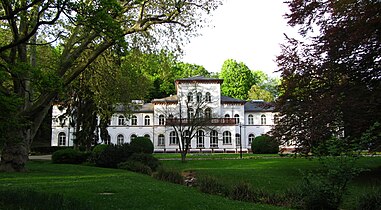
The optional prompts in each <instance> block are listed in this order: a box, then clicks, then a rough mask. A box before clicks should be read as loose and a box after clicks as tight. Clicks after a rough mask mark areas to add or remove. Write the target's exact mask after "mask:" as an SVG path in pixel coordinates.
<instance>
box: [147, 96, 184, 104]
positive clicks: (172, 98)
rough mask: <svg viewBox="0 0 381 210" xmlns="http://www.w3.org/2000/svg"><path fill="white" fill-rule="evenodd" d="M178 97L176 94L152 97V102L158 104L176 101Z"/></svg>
mask: <svg viewBox="0 0 381 210" xmlns="http://www.w3.org/2000/svg"><path fill="white" fill-rule="evenodd" d="M177 101H178V98H177V95H171V96H168V97H165V98H158V99H156V98H155V99H153V100H152V103H153V104H160V103H177Z"/></svg>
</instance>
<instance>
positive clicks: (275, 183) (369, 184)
mask: <svg viewBox="0 0 381 210" xmlns="http://www.w3.org/2000/svg"><path fill="white" fill-rule="evenodd" d="M162 163H163V164H164V166H165V167H168V168H174V169H178V170H181V171H195V173H196V174H198V175H208V176H212V177H215V178H217V179H219V180H221V181H222V182H223V183H226V184H229V185H230V184H234V183H240V182H248V183H250V184H251V185H252V186H253V187H256V188H259V189H263V190H265V191H267V192H272V193H279V192H285V191H286V189H287V188H290V187H292V186H294V185H296V184H297V183H298V182H299V181H300V179H301V176H302V172H303V171H304V172H306V171H313V170H314V169H316V168H318V167H319V161H318V160H317V159H305V158H257V159H243V160H240V159H224V160H203V161H194V160H189V161H187V162H186V163H181V162H180V161H177V160H167V161H162ZM357 164H358V166H359V167H361V168H364V169H368V170H367V171H364V172H363V173H361V174H360V176H359V177H357V178H356V179H355V180H354V181H353V182H351V183H350V186H349V191H348V194H347V195H345V200H344V205H343V208H344V209H349V208H350V206H352V205H353V204H354V202H355V200H356V197H357V196H359V195H360V194H361V193H363V192H366V191H369V190H370V189H372V188H373V187H375V186H380V184H381V157H362V158H360V159H359V160H358V163H357Z"/></svg>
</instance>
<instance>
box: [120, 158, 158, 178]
mask: <svg viewBox="0 0 381 210" xmlns="http://www.w3.org/2000/svg"><path fill="white" fill-rule="evenodd" d="M118 168H119V169H124V170H129V171H133V172H138V173H141V174H147V175H151V174H152V170H151V168H150V167H149V166H147V165H146V164H144V163H142V162H140V161H135V160H128V161H126V162H121V163H119V164H118Z"/></svg>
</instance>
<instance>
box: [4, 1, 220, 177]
mask: <svg viewBox="0 0 381 210" xmlns="http://www.w3.org/2000/svg"><path fill="white" fill-rule="evenodd" d="M219 4H220V2H219V1H218V0H215V1H213V0H197V1H189V0H180V1H178V0H170V1H127V2H125V1H118V0H112V1H71V0H44V1H40V0H25V1H5V0H4V1H1V6H0V20H1V27H0V28H1V30H3V31H6V33H7V34H9V35H10V36H7V37H5V40H1V42H0V43H1V46H0V72H1V74H0V75H2V76H3V77H2V78H1V86H0V91H1V94H2V96H4V97H6V98H7V99H8V97H9V98H12V97H16V98H18V99H19V101H20V103H21V105H20V106H19V107H17V110H16V111H15V112H12V113H10V115H12V116H17V117H15V119H16V118H17V119H18V122H19V123H17V124H18V125H19V126H18V127H19V129H14V128H12V127H11V126H10V127H8V128H7V129H8V131H9V132H7V136H8V138H6V140H5V144H4V147H3V150H2V154H1V155H2V158H1V165H0V169H1V170H6V171H24V170H25V162H26V161H27V159H28V150H29V146H30V142H31V141H32V139H33V138H34V136H35V134H36V131H37V129H38V128H39V126H40V124H41V121H42V120H43V119H44V117H45V115H46V113H47V111H48V110H49V108H50V104H51V102H52V100H53V99H54V98H55V96H56V95H57V93H58V91H59V89H62V88H64V87H66V86H67V85H69V84H70V83H71V82H72V81H73V80H74V79H75V78H77V77H78V75H80V74H81V73H82V72H83V71H84V70H85V69H86V68H87V67H88V66H89V65H90V64H91V63H92V62H94V60H95V59H96V58H97V57H98V56H99V55H101V54H102V53H103V52H104V51H105V50H107V49H109V48H111V47H113V46H116V45H126V46H128V47H130V48H133V47H140V48H142V49H149V48H152V47H154V46H170V47H173V48H177V47H178V46H179V45H181V40H183V38H181V39H179V38H178V37H179V35H181V37H185V39H186V38H187V37H189V36H193V35H195V31H196V29H197V28H199V27H200V26H202V25H205V24H204V23H205V22H203V19H202V18H203V17H205V16H203V14H208V13H209V12H210V11H212V10H214V9H215V8H216V7H217V6H218V5H219ZM200 23H201V24H200ZM36 33H39V34H42V33H45V34H44V35H45V36H46V37H53V38H54V39H55V40H56V41H58V42H60V43H62V45H61V51H60V54H59V57H58V59H57V61H58V62H57V63H56V64H54V65H53V66H54V68H52V69H51V70H50V71H49V74H50V76H51V78H54V79H57V82H56V83H54V86H53V87H47V88H46V90H45V91H42V92H35V91H33V87H34V84H36V83H37V84H38V83H39V82H40V81H41V80H40V79H38V78H32V77H31V70H32V68H31V66H32V65H31V63H30V61H29V60H28V54H29V47H28V46H29V45H30V44H31V43H33V42H31V38H32V37H33V36H34V35H35V34H36ZM179 40H180V42H179ZM173 43H174V44H173ZM5 101H9V100H5ZM11 104H13V103H11ZM11 104H9V107H10V108H11V107H12V105H11ZM10 110H12V109H10Z"/></svg>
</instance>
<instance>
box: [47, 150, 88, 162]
mask: <svg viewBox="0 0 381 210" xmlns="http://www.w3.org/2000/svg"><path fill="white" fill-rule="evenodd" d="M88 157H89V153H85V152H80V151H78V150H75V149H72V148H67V149H62V150H58V151H56V152H54V153H53V155H52V162H53V163H68V164H80V163H83V162H85V161H86V160H87V158H88Z"/></svg>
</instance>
